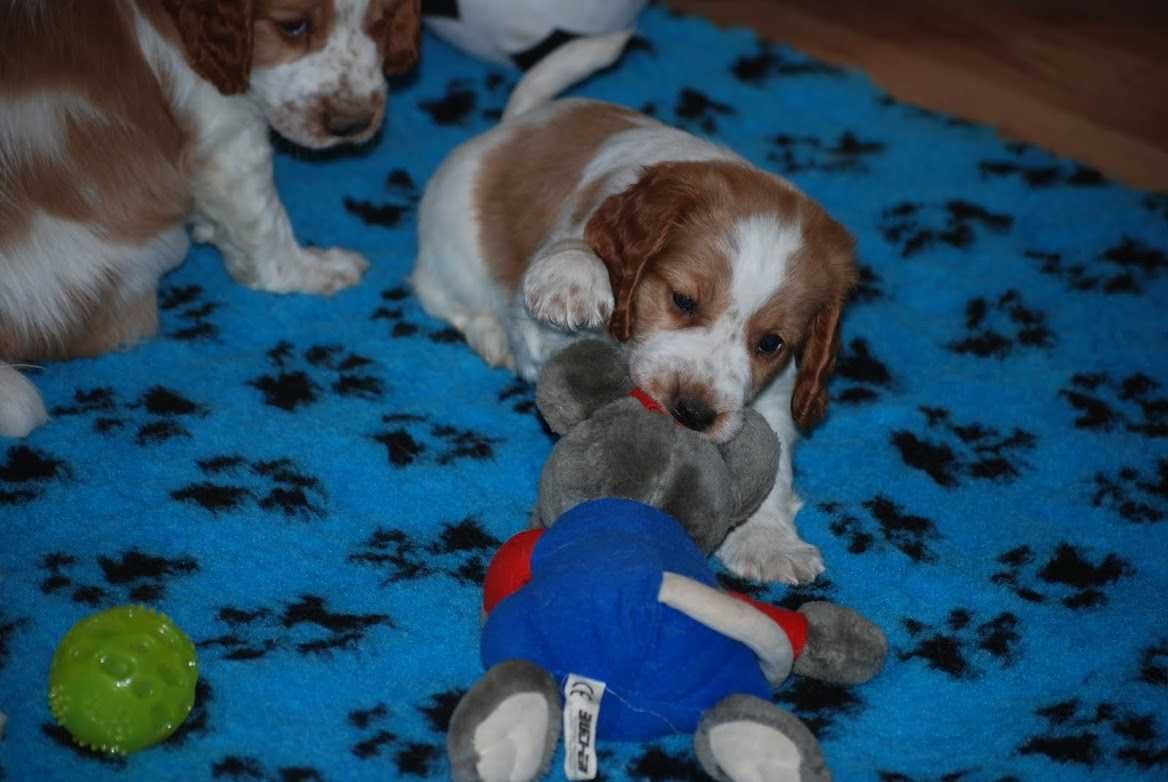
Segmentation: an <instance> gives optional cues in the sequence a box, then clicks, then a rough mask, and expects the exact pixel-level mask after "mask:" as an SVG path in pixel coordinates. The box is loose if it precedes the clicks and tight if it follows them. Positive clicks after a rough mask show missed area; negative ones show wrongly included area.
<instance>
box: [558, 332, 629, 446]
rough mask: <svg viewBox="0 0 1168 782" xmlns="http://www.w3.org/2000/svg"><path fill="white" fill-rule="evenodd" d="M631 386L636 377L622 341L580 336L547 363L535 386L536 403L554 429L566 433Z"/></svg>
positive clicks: (626, 392) (627, 390)
mask: <svg viewBox="0 0 1168 782" xmlns="http://www.w3.org/2000/svg"><path fill="white" fill-rule="evenodd" d="M632 390H633V381H632V380H631V379H629V371H628V366H627V365H626V363H625V358H624V352H623V351H622V350H621V348H620V345H618V344H617V343H615V342H609V341H602V340H596V339H588V340H580V341H578V342H573V343H572V344H571V345H569V346H568V347H566V348H564V349H563V350H561V351H560V352H559V353H557V354H556V355H554V356H552V357H551V358H550V359H548V361H547V363H546V364H544V367H543V371H542V372H541V373H540V376H539V383H538V384H537V385H536V389H535V403H536V405H537V406H538V407H539V411H540V412H541V413H543V417H544V420H546V421H547V422H548V426H550V427H551V429H552V431H553V432H555V433H556V434H564V433H565V432H567V431H568V430H569V429H571V428H572V427H574V426H575V425H576V424H578V423H580V422H581V421H583V420H585V419H586V418H588V417H589V416H591V415H592V414H593V413H594V412H595V411H597V410H599V409H600V408H601V407H604V406H605V405H606V404H608V403H609V402H613V401H615V400H617V399H620V398H622V397H625V396H628V394H629V392H630V391H632Z"/></svg>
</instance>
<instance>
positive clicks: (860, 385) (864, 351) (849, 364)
mask: <svg viewBox="0 0 1168 782" xmlns="http://www.w3.org/2000/svg"><path fill="white" fill-rule="evenodd" d="M835 375H836V385H837V387H838V386H839V385H840V384H841V382H844V381H846V382H847V383H848V385H846V386H844V388H843V389H841V390H840V391H839V392H838V393H837V394H836V396H835V400H836V401H837V402H840V403H842V404H845V405H862V404H868V403H870V402H875V401H877V400H879V399H880V395H881V393H883V392H886V391H889V390H890V389H891V388H892V373H891V372H889V370H888V365H887V364H885V363H884V362H883V361H881V360H880V358H878V357H877V356H876V355H875V354H874V353H873V352H872V348H871V347H870V346H869V345H868V340H866V339H863V338H862V337H856V338H854V339H852V340H851V341H850V342H848V343H847V344H846V345H844V346H843V347H842V348H841V349H840V354H839V357H838V358H837V359H836V365H835Z"/></svg>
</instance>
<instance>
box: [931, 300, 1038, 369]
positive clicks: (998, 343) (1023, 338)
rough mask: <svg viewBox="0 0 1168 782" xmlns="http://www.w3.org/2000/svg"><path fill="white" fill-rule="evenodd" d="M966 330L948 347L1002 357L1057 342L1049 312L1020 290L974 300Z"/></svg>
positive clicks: (967, 314)
mask: <svg viewBox="0 0 1168 782" xmlns="http://www.w3.org/2000/svg"><path fill="white" fill-rule="evenodd" d="M965 331H966V334H965V336H963V337H962V338H961V339H957V340H954V341H952V342H950V343H949V344H948V348H949V350H951V351H953V352H954V353H959V354H963V355H971V356H977V357H978V358H998V359H1002V358H1006V357H1007V356H1009V355H1010V354H1011V353H1012V352H1014V351H1015V350H1021V349H1024V348H1051V347H1054V342H1055V340H1054V334H1053V332H1051V330H1050V329H1049V328H1048V327H1047V325H1046V314H1045V313H1043V312H1041V311H1039V310H1036V309H1032V308H1030V307H1027V306H1026V304H1025V303H1024V302H1023V299H1022V294H1021V293H1019V292H1018V291H1016V290H1008V291H1006V292H1005V293H1003V294H1002V295H1000V296H998V297H997V298H996V299H993V300H987V299H986V298H985V297H984V296H978V297H976V298H973V299H970V300H969V301H968V302H967V303H966V305H965Z"/></svg>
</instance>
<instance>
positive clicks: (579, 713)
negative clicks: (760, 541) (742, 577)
mask: <svg viewBox="0 0 1168 782" xmlns="http://www.w3.org/2000/svg"><path fill="white" fill-rule="evenodd" d="M630 396H633V397H635V398H630ZM536 397H537V402H538V404H539V407H540V410H541V412H542V413H543V414H544V417H545V419H546V420H547V421H548V424H549V426H551V428H552V429H553V430H554V431H557V432H560V433H562V434H563V436H562V437H561V439H560V441H559V442H558V443H557V444H556V447H555V448H554V449H553V451H552V454H551V456H550V457H549V459H548V462H547V464H546V465H545V467H544V471H543V475H542V476H541V480H540V496H539V500H538V506H537V510H536V513H535V518H534V526H535V527H536V528H535V529H531V530H528V531H526V532H522V533H520V534H518V535H516V536H515V537H513V538H511V540H509V541H508V542H507V543H505V544H504V545H503V547H502V548H501V549H500V550H499V552H498V554H497V555H496V557H495V559H494V560H493V561H492V563H491V565H490V567H489V568H488V571H487V579H486V585H485V590H484V600H483V610H484V614H485V616H486V623H485V625H484V627H483V636H482V648H481V655H482V661H483V667H484V668H485V669H486V671H487V672H486V674H485V675H484V676H483V678H482V679H480V680H479V682H478V683H477V684H475V685H474V687H472V688H471V690H470V691H469V692H468V693H467V695H466V696H465V697H464V698H463V699H462V701H461V702H460V703H459V704H458V706H457V708H456V709H455V711H454V714H453V716H452V717H451V722H450V731H449V734H448V736H447V751H448V754H449V757H450V763H451V773H452V776H453V777H454V779H455V780H457V781H458V782H464V781H467V780H487V781H489V782H494V781H496V780H498V781H500V782H501V781H502V780H507V782H521V781H522V780H533V779H536V778H538V777H540V776H541V775H543V774H544V773H546V772H547V770H548V769H549V768H550V764H551V759H552V756H553V755H554V753H555V751H556V747H557V745H558V743H559V737H560V735H561V724H562V726H563V735H564V747H565V753H564V754H565V758H564V773H565V774H566V776H567V777H568V778H569V779H592V778H594V777H595V775H596V773H597V770H598V769H597V755H596V742H597V741H604V740H621V741H642V740H646V739H651V738H654V737H658V736H663V735H667V734H672V733H692V734H694V748H695V751H696V753H697V756H698V760H699V762H700V763H701V765H702V767H703V768H704V769H705V771H706V772H707V773H709V774H710V775H711V776H713V777H714V778H716V779H718V780H723V781H725V780H733V781H735V782H746V781H747V780H768V782H783V781H789V782H796V781H799V782H808V781H809V780H826V779H829V778H830V775H829V772H828V771H827V766H826V762H825V760H824V757H823V754H822V751H821V750H820V748H819V744H818V742H817V741H816V739H815V737H814V735H812V733H811V731H810V730H808V729H807V727H806V726H805V725H804V724H803V723H802V722H801V721H800V720H799V719H798V718H797V717H795V716H794V715H792V714H790V713H789V712H786V711H784V710H782V709H780V708H779V707H778V706H776V705H774V704H773V703H771V701H770V698H771V694H772V692H773V689H774V687H776V686H778V685H779V684H781V683H782V682H783V681H784V680H785V679H786V678H787V676H788V675H789V674H790V673H792V672H794V673H796V674H798V675H802V676H808V677H811V678H815V679H820V680H823V681H828V682H832V683H837V684H859V683H862V682H864V681H867V680H868V679H870V678H871V677H873V676H875V675H876V674H877V673H878V672H879V671H880V669H881V667H882V666H883V663H884V658H885V655H886V654H887V649H888V646H887V641H886V639H885V637H884V634H883V633H882V632H881V631H880V629H879V628H878V627H876V626H875V625H873V624H872V623H871V622H869V621H868V620H866V619H865V618H864V617H862V616H860V615H859V614H858V613H856V612H855V611H852V610H850V609H847V608H843V607H841V606H837V605H834V604H832V603H827V602H811V603H806V604H804V605H803V606H801V607H800V609H799V610H798V611H789V610H786V609H783V608H779V607H777V606H773V605H770V604H767V603H761V602H757V601H754V600H752V599H750V598H748V597H746V596H744V595H738V594H735V593H731V592H727V591H725V590H724V589H722V587H721V586H720V584H719V582H718V580H717V577H716V576H715V574H714V572H713V571H712V570H711V569H710V567H709V565H708V564H707V557H708V555H709V554H710V553H711V552H712V551H713V550H714V549H716V548H717V546H718V545H719V544H720V543H721V542H722V540H723V538H725V536H726V534H727V533H728V532H729V531H730V530H731V529H732V528H733V527H734V526H735V525H737V524H739V523H741V522H742V521H743V520H744V519H746V518H748V517H749V516H750V514H751V513H752V512H753V511H754V509H755V508H757V507H758V504H759V503H760V502H761V501H762V499H763V498H764V497H765V496H766V494H767V492H768V491H769V490H770V482H771V481H773V479H774V475H775V462H776V460H777V459H778V449H779V447H780V446H779V441H778V438H777V437H776V436H775V434H774V432H773V431H771V429H770V427H768V426H767V425H766V422H765V421H764V420H763V419H762V417H761V416H758V415H757V414H755V413H753V411H746V414H745V423H744V425H743V428H742V430H741V431H740V432H739V433H738V434H737V435H736V436H735V437H734V438H732V439H731V440H730V441H729V442H726V443H721V444H714V443H712V442H710V441H709V440H707V439H705V438H703V437H701V436H700V435H698V434H697V433H695V432H693V431H691V430H689V429H685V428H684V427H680V426H677V425H676V424H675V423H674V422H673V420H672V419H671V418H670V417H669V416H668V415H661V414H660V413H658V412H654V411H653V406H652V405H651V404H646V401H645V400H644V399H642V398H641V397H643V394H642V395H638V394H636V393H634V389H633V388H632V383H631V381H630V380H629V379H628V377H627V373H626V372H625V370H624V365H623V361H622V359H621V354H620V349H619V347H617V346H615V345H612V344H609V343H602V342H579V343H576V344H574V345H572V346H570V347H569V348H567V349H566V350H565V351H563V352H562V353H561V354H559V355H558V356H556V357H554V358H553V359H551V361H549V362H548V364H547V365H546V366H545V369H544V373H543V375H542V376H541V378H540V384H539V387H538V388H537V393H536ZM649 401H651V400H649Z"/></svg>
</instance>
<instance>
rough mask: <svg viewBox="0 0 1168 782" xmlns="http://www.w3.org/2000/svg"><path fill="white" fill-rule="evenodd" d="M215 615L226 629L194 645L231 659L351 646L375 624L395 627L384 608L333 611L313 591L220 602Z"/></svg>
mask: <svg viewBox="0 0 1168 782" xmlns="http://www.w3.org/2000/svg"><path fill="white" fill-rule="evenodd" d="M215 620H216V623H217V624H219V625H220V626H222V627H224V628H225V632H223V633H222V634H220V635H217V636H213V637H211V638H204V639H196V646H198V648H200V649H207V650H217V651H218V653H219V654H220V655H221V657H222V659H224V660H231V661H234V662H250V661H252V660H258V659H260V658H262V657H266V656H267V655H268V654H269V653H271V652H273V651H275V650H277V649H291V650H292V651H295V652H296V653H297V654H299V655H301V656H313V655H323V654H328V653H331V652H336V651H341V650H354V649H356V648H358V647H359V646H360V645H361V644H362V643H363V642H364V641H365V640H366V637H367V636H368V635H369V633H370V632H372V631H373V630H375V629H377V628H387V629H394V628H396V627H397V625H396V623H395V622H394V621H393V620H392V619H391V618H390V617H389V615H388V614H378V613H369V614H358V613H346V612H343V611H336V610H333V609H332V608H330V607H329V601H328V600H327V599H326V598H324V597H321V596H320V595H314V594H302V595H300V596H299V597H298V598H297V599H296V600H295V601H293V602H291V603H287V604H285V605H282V606H279V607H274V608H273V607H266V606H261V607H259V608H240V607H238V606H223V607H222V608H220V609H219V610H218V611H217V612H216V615H215Z"/></svg>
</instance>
